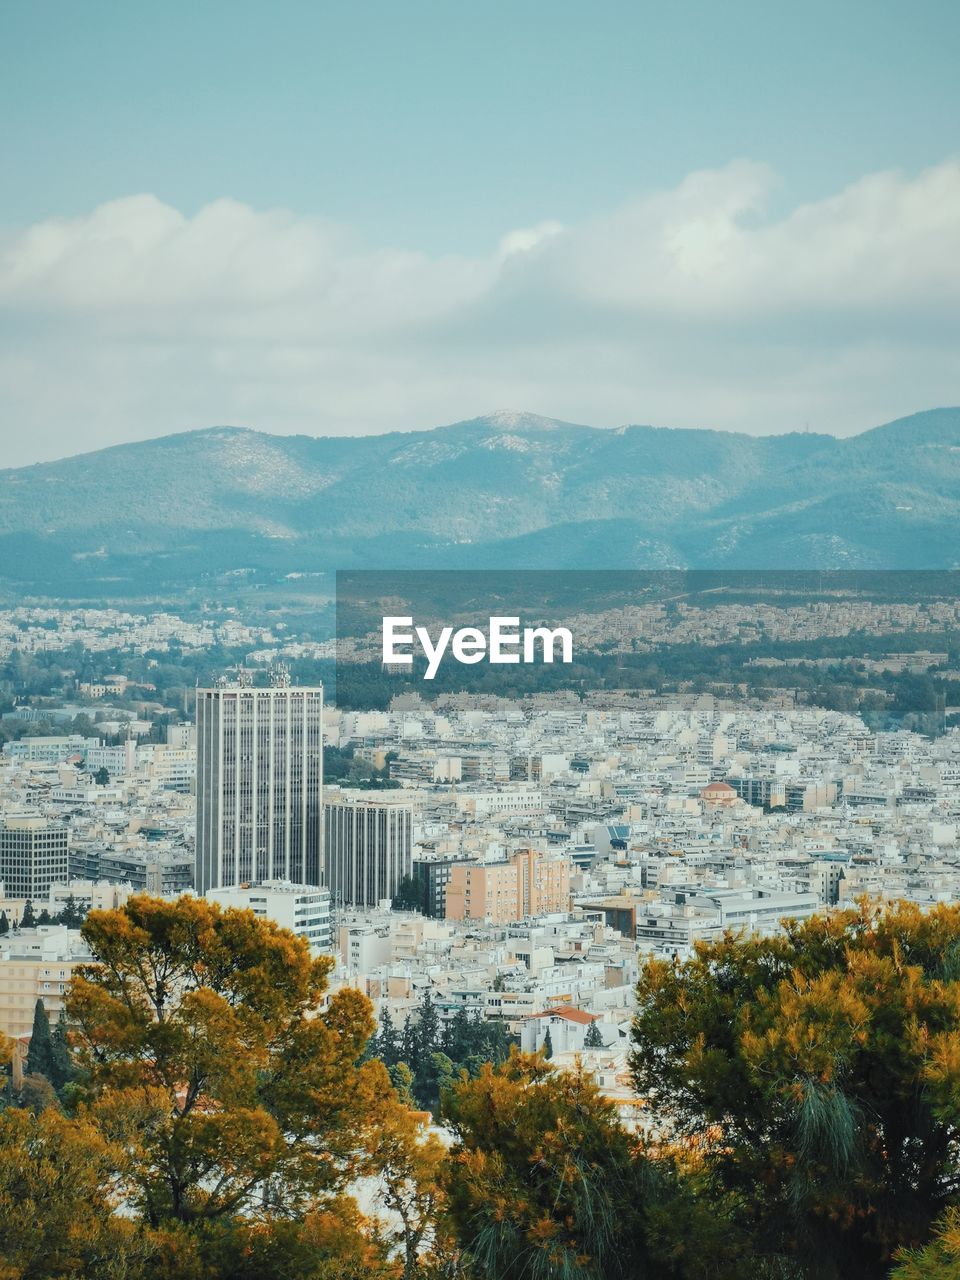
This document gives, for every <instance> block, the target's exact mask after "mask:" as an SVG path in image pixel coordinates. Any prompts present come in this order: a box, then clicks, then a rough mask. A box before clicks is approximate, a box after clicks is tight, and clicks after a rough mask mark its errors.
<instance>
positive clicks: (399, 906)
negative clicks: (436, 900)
mask: <svg viewBox="0 0 960 1280" xmlns="http://www.w3.org/2000/svg"><path fill="white" fill-rule="evenodd" d="M393 906H394V909H395V910H396V911H420V912H424V910H425V903H424V891H423V885H422V883H421V881H420V880H418V879H417V877H416V876H404V877H403V879H402V880H401V881H400V883H399V885H398V886H397V892H396V894H395V895H394V898H393Z"/></svg>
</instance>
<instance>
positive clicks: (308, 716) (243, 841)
mask: <svg viewBox="0 0 960 1280" xmlns="http://www.w3.org/2000/svg"><path fill="white" fill-rule="evenodd" d="M322 874H323V689H322V688H314V689H306V688H303V689H302V688H297V687H295V686H291V684H290V683H289V679H288V678H287V677H286V675H285V674H283V673H280V674H277V675H275V676H274V677H273V682H272V684H271V686H270V687H269V688H264V689H255V688H253V687H252V685H251V684H250V681H249V678H247V677H246V676H245V675H243V674H241V676H240V677H239V678H238V679H237V680H236V682H235V683H226V682H221V683H220V684H218V686H217V687H216V688H213V689H198V690H197V874H196V886H197V889H198V891H199V892H200V893H205V892H206V891H207V889H212V888H219V887H220V886H222V885H238V884H245V883H249V882H251V881H259V880H289V881H292V882H293V883H295V884H304V885H319V884H321V883H322Z"/></svg>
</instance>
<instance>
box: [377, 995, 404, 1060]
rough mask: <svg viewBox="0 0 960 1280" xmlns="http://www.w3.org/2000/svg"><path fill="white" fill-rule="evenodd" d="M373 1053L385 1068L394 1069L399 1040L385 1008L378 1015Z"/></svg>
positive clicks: (398, 1056)
mask: <svg viewBox="0 0 960 1280" xmlns="http://www.w3.org/2000/svg"><path fill="white" fill-rule="evenodd" d="M374 1053H375V1054H376V1056H377V1057H378V1058H379V1059H380V1061H381V1062H382V1063H383V1065H384V1066H385V1067H395V1066H396V1065H397V1063H398V1062H399V1061H400V1038H399V1036H398V1035H397V1028H396V1027H395V1026H394V1022H393V1018H392V1017H391V1016H390V1010H389V1009H388V1008H386V1006H384V1010H383V1012H382V1013H381V1014H380V1029H379V1030H378V1032H377V1035H376V1039H375V1041H374Z"/></svg>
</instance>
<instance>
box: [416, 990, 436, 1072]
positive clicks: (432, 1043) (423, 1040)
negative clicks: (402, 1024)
mask: <svg viewBox="0 0 960 1280" xmlns="http://www.w3.org/2000/svg"><path fill="white" fill-rule="evenodd" d="M439 1048H440V1016H439V1014H438V1013H437V1006H436V1005H435V1004H434V1003H433V996H432V995H431V994H430V992H429V991H428V992H427V994H426V995H425V996H424V997H423V1004H421V1006H420V1016H419V1017H418V1019H417V1050H418V1053H419V1060H420V1061H421V1062H427V1061H428V1060H429V1058H430V1056H431V1054H433V1053H435V1052H436V1051H437V1050H438V1049H439Z"/></svg>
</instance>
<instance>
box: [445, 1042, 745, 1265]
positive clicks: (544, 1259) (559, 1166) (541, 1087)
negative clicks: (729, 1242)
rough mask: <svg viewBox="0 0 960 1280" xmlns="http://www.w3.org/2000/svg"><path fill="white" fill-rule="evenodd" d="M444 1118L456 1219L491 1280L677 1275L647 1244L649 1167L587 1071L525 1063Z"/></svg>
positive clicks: (528, 1059)
mask: <svg viewBox="0 0 960 1280" xmlns="http://www.w3.org/2000/svg"><path fill="white" fill-rule="evenodd" d="M445 1116H446V1119H447V1121H448V1123H449V1125H450V1126H451V1127H452V1129H453V1131H454V1133H455V1134H456V1138H457V1141H456V1145H455V1146H454V1148H453V1150H452V1152H451V1161H450V1166H449V1172H448V1175H447V1195H448V1197H449V1215H450V1218H451V1221H452V1223H453V1226H454V1229H455V1231H456V1234H457V1237H458V1239H459V1241H460V1243H461V1246H462V1247H463V1248H465V1249H466V1250H467V1251H468V1253H469V1254H470V1256H471V1258H472V1259H473V1261H474V1265H475V1271H476V1275H477V1276H478V1277H479V1278H480V1280H521V1277H522V1278H523V1280H527V1278H528V1277H533V1276H536V1277H541V1278H542V1280H554V1278H556V1280H619V1278H620V1277H624V1278H626V1277H630V1278H631V1280H638V1278H640V1277H645V1276H654V1275H656V1276H658V1277H661V1278H666V1277H669V1276H671V1275H673V1274H675V1272H674V1271H673V1270H672V1269H671V1268H670V1267H669V1266H664V1267H662V1268H660V1269H658V1270H653V1269H652V1264H651V1259H650V1256H649V1252H648V1249H647V1246H646V1243H645V1238H644V1212H645V1206H646V1204H647V1202H648V1200H649V1199H650V1189H649V1188H648V1187H647V1186H646V1179H645V1174H646V1171H647V1166H646V1162H645V1161H644V1160H643V1159H642V1157H641V1156H640V1153H639V1152H638V1150H637V1149H636V1148H635V1146H634V1145H633V1144H632V1142H631V1140H630V1138H629V1136H628V1135H627V1134H626V1132H625V1131H624V1130H623V1128H622V1127H621V1126H620V1124H619V1123H618V1121H617V1118H616V1113H615V1110H614V1108H613V1105H612V1104H611V1103H610V1102H608V1101H607V1100H606V1099H604V1098H603V1097H602V1096H601V1095H600V1093H599V1091H598V1089H597V1087H596V1085H595V1084H594V1083H593V1081H592V1080H591V1078H590V1077H589V1076H587V1075H586V1074H585V1073H584V1072H582V1071H572V1072H561V1071H556V1070H554V1069H553V1068H551V1067H550V1066H549V1065H548V1064H547V1063H546V1062H545V1061H544V1060H543V1058H542V1057H541V1056H539V1055H533V1056H525V1055H521V1054H514V1055H513V1056H512V1057H511V1058H510V1059H509V1060H508V1061H507V1062H506V1063H504V1064H502V1065H501V1066H499V1067H496V1068H495V1067H492V1066H486V1067H484V1068H483V1069H482V1071H481V1073H480V1075H479V1077H478V1078H477V1079H475V1080H464V1081H461V1082H460V1083H459V1084H457V1085H455V1086H454V1088H453V1089H452V1091H451V1093H450V1095H448V1098H447V1103H446V1109H445ZM717 1274H720V1272H719V1271H718V1272H717Z"/></svg>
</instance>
